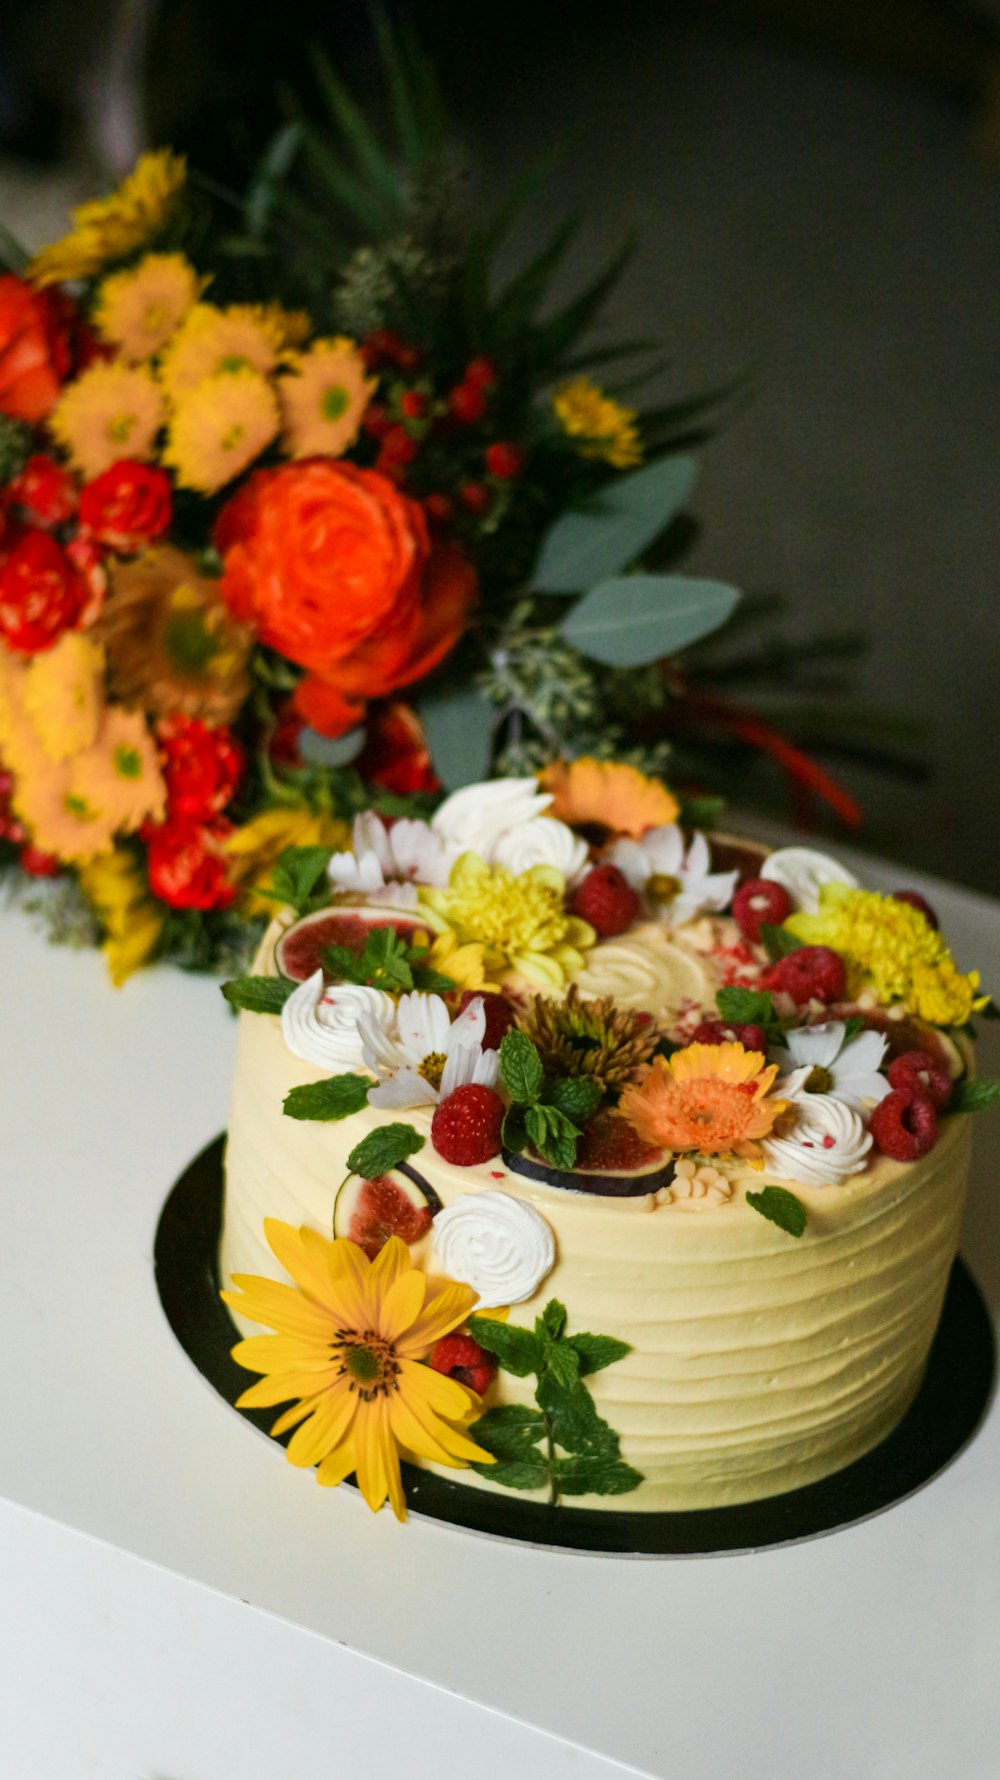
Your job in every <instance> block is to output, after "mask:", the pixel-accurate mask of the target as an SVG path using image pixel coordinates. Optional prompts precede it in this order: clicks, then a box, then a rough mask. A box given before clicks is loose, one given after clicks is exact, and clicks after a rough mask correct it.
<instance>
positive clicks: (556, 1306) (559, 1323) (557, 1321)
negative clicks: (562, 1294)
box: [540, 1298, 567, 1341]
mask: <svg viewBox="0 0 1000 1780" xmlns="http://www.w3.org/2000/svg"><path fill="white" fill-rule="evenodd" d="M566 1316H567V1311H566V1306H565V1304H560V1302H559V1300H558V1298H550V1299H549V1301H548V1303H547V1304H546V1306H545V1309H544V1310H543V1311H542V1314H541V1318H540V1321H541V1324H542V1327H543V1329H544V1330H545V1332H546V1334H548V1335H551V1337H552V1339H553V1341H558V1340H559V1337H560V1335H562V1333H563V1331H564V1329H565V1327H566Z"/></svg>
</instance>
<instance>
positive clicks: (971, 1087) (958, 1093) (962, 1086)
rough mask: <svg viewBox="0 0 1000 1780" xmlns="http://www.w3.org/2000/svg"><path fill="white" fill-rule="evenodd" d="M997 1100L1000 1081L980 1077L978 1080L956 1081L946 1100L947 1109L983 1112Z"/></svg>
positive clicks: (999, 1098) (951, 1110)
mask: <svg viewBox="0 0 1000 1780" xmlns="http://www.w3.org/2000/svg"><path fill="white" fill-rule="evenodd" d="M998 1100H1000V1082H996V1081H986V1080H985V1079H982V1078H981V1079H980V1080H979V1081H968V1080H966V1081H961V1082H956V1084H955V1086H954V1088H953V1089H952V1093H951V1099H950V1101H949V1102H948V1111H949V1112H961V1113H971V1112H985V1110H986V1108H987V1107H988V1106H993V1105H995V1103H996V1102H997V1101H998Z"/></svg>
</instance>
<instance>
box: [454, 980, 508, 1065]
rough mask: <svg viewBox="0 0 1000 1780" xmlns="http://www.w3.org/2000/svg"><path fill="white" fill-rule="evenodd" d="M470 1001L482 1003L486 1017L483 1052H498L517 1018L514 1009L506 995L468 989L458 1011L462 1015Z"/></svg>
mask: <svg viewBox="0 0 1000 1780" xmlns="http://www.w3.org/2000/svg"><path fill="white" fill-rule="evenodd" d="M470 1001H481V1002H482V1004H483V1013H484V1014H485V1015H486V1033H485V1036H484V1038H483V1050H484V1051H498V1050H499V1049H500V1041H501V1039H502V1038H503V1037H504V1036H505V1034H506V1033H508V1032H509V1031H510V1029H511V1027H512V1026H513V1024H514V1021H515V1019H516V1017H517V1016H516V1015H515V1013H514V1009H513V1008H512V1006H511V1004H510V1002H509V1001H508V1000H507V997H506V995H492V994H488V993H486V994H484V992H483V990H482V989H466V991H465V994H464V995H463V996H462V1001H461V1006H460V1007H459V1010H458V1011H459V1013H460V1014H464V1012H465V1010H466V1008H467V1007H468V1005H469V1002H470Z"/></svg>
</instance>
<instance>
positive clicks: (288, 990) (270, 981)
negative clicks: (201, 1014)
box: [222, 977, 299, 1014]
mask: <svg viewBox="0 0 1000 1780" xmlns="http://www.w3.org/2000/svg"><path fill="white" fill-rule="evenodd" d="M298 986H299V985H298V983H290V982H289V981H288V979H287V977H233V979H232V981H231V982H228V983H223V985H222V993H223V995H224V996H225V998H226V1000H227V1001H228V1003H229V1005H230V1007H239V1008H242V1009H243V1010H244V1012H245V1013H248V1014H280V1012H281V1010H282V1008H283V1007H284V1005H285V1002H286V1001H287V1000H288V997H289V996H290V995H292V994H294V992H295V990H296V989H297V988H298Z"/></svg>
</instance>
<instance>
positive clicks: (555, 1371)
mask: <svg viewBox="0 0 1000 1780" xmlns="http://www.w3.org/2000/svg"><path fill="white" fill-rule="evenodd" d="M546 1364H547V1368H548V1372H549V1376H550V1377H551V1378H553V1379H554V1380H555V1382H556V1384H557V1385H558V1386H559V1388H560V1390H563V1391H571V1390H572V1389H573V1387H574V1385H576V1384H579V1381H580V1356H579V1354H578V1353H577V1352H576V1350H575V1349H574V1348H573V1347H571V1346H570V1344H569V1342H568V1341H554V1342H553V1343H552V1345H551V1347H550V1348H549V1350H548V1358H547V1362H546ZM587 1395H588V1397H589V1392H588V1393H587Z"/></svg>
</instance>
